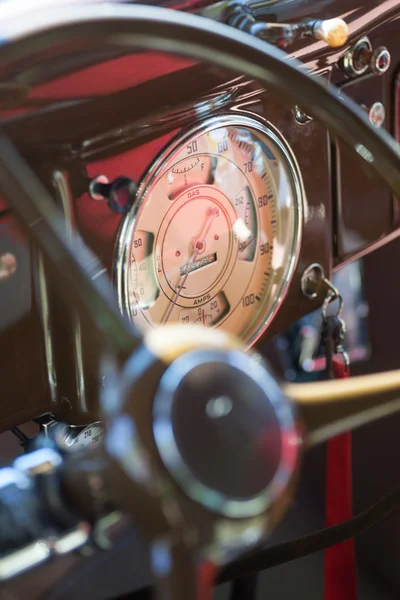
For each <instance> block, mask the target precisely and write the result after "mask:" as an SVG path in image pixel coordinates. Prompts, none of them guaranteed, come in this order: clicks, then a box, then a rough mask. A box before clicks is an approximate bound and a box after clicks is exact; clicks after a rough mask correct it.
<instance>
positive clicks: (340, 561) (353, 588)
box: [324, 359, 357, 600]
mask: <svg viewBox="0 0 400 600" xmlns="http://www.w3.org/2000/svg"><path fill="white" fill-rule="evenodd" d="M333 371H334V375H335V377H336V378H339V379H343V378H345V377H349V369H348V367H347V366H346V365H345V364H344V363H343V362H342V361H338V360H337V359H334V361H333ZM352 496H353V494H352V460H351V433H350V432H347V433H344V434H342V435H339V436H337V437H335V438H333V439H332V440H329V442H328V444H327V454H326V500H325V526H326V527H331V526H332V525H337V524H338V523H342V522H343V521H346V520H347V519H351V518H352V516H353V497H352ZM324 600H357V570H356V557H355V545H354V540H348V541H347V542H343V543H341V544H337V545H336V546H332V547H330V548H327V549H326V550H325V582H324Z"/></svg>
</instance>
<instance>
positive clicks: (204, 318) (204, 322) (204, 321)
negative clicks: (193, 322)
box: [201, 308, 206, 325]
mask: <svg viewBox="0 0 400 600" xmlns="http://www.w3.org/2000/svg"><path fill="white" fill-rule="evenodd" d="M201 316H202V319H203V325H205V324H206V317H205V314H204V308H203V309H202V311H201Z"/></svg>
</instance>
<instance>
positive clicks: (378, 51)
mask: <svg viewBox="0 0 400 600" xmlns="http://www.w3.org/2000/svg"><path fill="white" fill-rule="evenodd" d="M391 59H392V57H391V56H390V52H389V50H388V49H387V48H386V47H385V46H379V48H375V50H374V51H373V53H372V55H371V59H370V67H371V71H372V72H373V73H374V74H375V75H383V73H386V71H387V70H388V69H389V67H390V62H391Z"/></svg>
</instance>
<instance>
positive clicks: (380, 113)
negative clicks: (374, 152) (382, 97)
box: [362, 102, 386, 127]
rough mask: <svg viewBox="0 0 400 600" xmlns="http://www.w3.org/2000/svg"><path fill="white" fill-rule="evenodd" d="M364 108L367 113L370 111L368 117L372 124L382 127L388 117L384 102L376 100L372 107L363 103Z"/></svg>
mask: <svg viewBox="0 0 400 600" xmlns="http://www.w3.org/2000/svg"><path fill="white" fill-rule="evenodd" d="M362 108H363V109H364V110H365V112H366V113H368V118H369V122H370V123H371V125H373V126H374V127H382V125H383V124H384V122H385V117H386V111H385V107H384V105H383V104H382V102H374V103H373V105H372V106H371V107H370V108H368V107H367V106H365V105H362Z"/></svg>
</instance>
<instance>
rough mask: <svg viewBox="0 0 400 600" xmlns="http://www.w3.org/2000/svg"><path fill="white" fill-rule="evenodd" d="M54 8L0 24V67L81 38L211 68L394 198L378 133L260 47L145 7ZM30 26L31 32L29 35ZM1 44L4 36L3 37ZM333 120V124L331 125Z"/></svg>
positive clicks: (396, 168)
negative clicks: (342, 147) (261, 98)
mask: <svg viewBox="0 0 400 600" xmlns="http://www.w3.org/2000/svg"><path fill="white" fill-rule="evenodd" d="M96 8H97V9H98V14H97V15H96V17H93V14H92V13H93V7H91V6H89V7H73V8H65V9H64V8H62V9H61V8H58V9H57V11H54V10H53V11H46V12H43V13H37V14H35V15H33V18H32V19H31V20H30V26H29V27H27V26H26V25H25V23H27V21H28V20H29V19H26V20H25V19H24V20H20V21H19V22H17V21H11V20H10V21H9V22H8V23H5V24H3V28H4V30H5V31H6V32H8V34H7V35H6V36H5V37H9V43H8V44H6V45H4V46H3V47H2V48H0V57H1V58H2V59H3V61H7V60H9V59H15V58H17V57H21V56H23V55H24V54H26V53H27V52H32V51H37V50H39V49H41V48H42V47H43V46H45V47H46V48H47V47H48V45H49V43H50V42H51V41H53V40H54V41H56V42H57V43H60V42H63V41H65V40H66V39H68V40H71V38H73V37H77V36H78V37H79V36H81V35H82V34H84V35H85V37H86V38H87V39H90V40H96V38H97V37H101V40H102V41H103V42H105V43H108V44H109V45H112V46H114V47H115V46H118V47H121V48H132V49H133V48H134V49H151V50H159V51H163V52H173V53H175V54H180V55H184V56H188V57H191V58H195V59H200V60H203V61H206V62H210V63H214V64H218V65H219V66H221V67H225V68H227V69H230V70H231V71H235V72H240V73H241V74H245V75H247V76H248V77H252V78H254V79H257V80H258V81H259V82H261V83H262V84H263V85H264V86H270V87H272V88H274V89H275V90H276V91H278V92H280V93H281V94H283V95H284V96H285V98H286V99H288V100H289V101H292V102H293V103H296V104H297V103H300V104H301V106H302V108H303V109H304V110H306V112H307V113H308V114H310V115H312V116H314V117H316V118H317V119H319V120H320V121H321V122H322V123H324V124H325V125H326V126H327V127H328V129H330V131H331V132H333V133H334V134H335V135H337V136H338V137H340V138H341V139H342V140H344V141H345V142H347V143H348V144H349V145H350V146H351V147H353V148H354V149H355V150H356V151H357V152H358V153H359V155H360V156H361V157H362V158H363V159H364V160H365V161H366V162H367V163H368V164H369V165H370V166H371V167H372V169H373V170H374V171H375V172H376V174H377V175H378V177H380V178H381V179H382V180H383V181H384V182H386V184H387V185H388V186H389V187H390V188H391V190H392V191H393V192H394V193H395V194H396V195H397V196H398V197H400V156H399V151H398V145H397V143H396V142H395V141H394V140H393V138H391V136H389V135H388V134H387V133H386V132H385V131H382V130H376V129H373V128H372V126H371V125H370V123H369V121H368V119H367V117H366V115H365V114H364V112H363V111H362V110H361V109H360V108H359V107H358V106H357V104H355V102H353V101H352V100H350V99H349V98H347V97H344V96H342V97H339V92H338V90H337V89H336V88H333V87H329V88H328V87H327V86H326V85H324V84H323V83H322V81H325V80H322V79H321V78H318V79H317V78H316V77H315V76H313V75H310V74H306V73H305V72H304V71H303V69H304V66H303V65H302V63H299V62H298V61H296V60H294V59H289V58H288V56H287V55H286V54H285V53H284V52H282V51H280V50H278V49H277V48H275V47H272V46H270V45H269V44H267V43H266V42H263V41H261V40H258V39H255V38H252V37H250V36H249V35H248V34H245V33H243V32H240V31H237V30H234V29H232V28H231V27H228V26H226V25H223V24H221V23H216V22H211V21H209V20H205V19H204V18H202V17H198V16H195V15H189V14H184V13H178V12H175V11H171V10H168V9H161V8H156V7H148V6H138V5H136V6H130V7H127V6H101V7H96ZM32 26H33V28H34V31H33V32H32ZM3 39H4V36H3ZM337 119H338V120H337Z"/></svg>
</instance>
